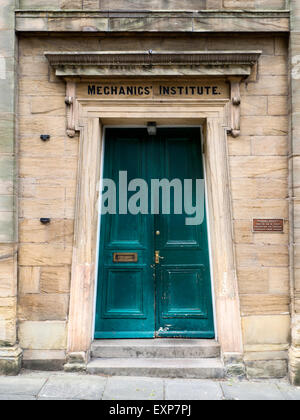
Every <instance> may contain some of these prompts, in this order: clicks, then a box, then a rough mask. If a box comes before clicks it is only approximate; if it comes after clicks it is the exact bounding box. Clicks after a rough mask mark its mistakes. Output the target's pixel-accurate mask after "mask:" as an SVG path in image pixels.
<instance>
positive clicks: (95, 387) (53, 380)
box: [39, 375, 107, 400]
mask: <svg viewBox="0 0 300 420" xmlns="http://www.w3.org/2000/svg"><path fill="white" fill-rule="evenodd" d="M106 382H107V379H106V378H101V377H97V376H85V375H80V376H79V375H78V376H77V375H76V376H75V375H74V376H73V375H72V376H52V377H50V379H49V380H48V381H47V383H46V385H45V386H44V387H43V389H42V390H41V392H40V393H39V398H47V399H53V400H57V399H58V400H100V399H101V398H102V395H103V392H104V388H105V385H106Z"/></svg>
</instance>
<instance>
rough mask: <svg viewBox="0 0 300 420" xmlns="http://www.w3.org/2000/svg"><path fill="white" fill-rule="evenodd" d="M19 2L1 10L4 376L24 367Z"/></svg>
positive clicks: (0, 347) (0, 335)
mask: <svg viewBox="0 0 300 420" xmlns="http://www.w3.org/2000/svg"><path fill="white" fill-rule="evenodd" d="M16 6H17V1H16V0H2V2H1V8H0V92H1V95H0V374H1V373H4V374H10V375H11V374H15V373H17V372H18V371H19V369H20V365H21V353H22V352H21V350H20V349H19V348H18V345H17V344H16V343H17V333H16V324H17V320H16V318H17V315H16V314H17V245H16V241H17V223H16V216H17V215H16V208H17V205H16V190H17V188H16V164H15V156H16V149H15V133H16V97H17V93H16V91H17V89H16V86H17V81H16V68H17V40H16V36H15V27H14V22H15V20H14V10H15V7H16Z"/></svg>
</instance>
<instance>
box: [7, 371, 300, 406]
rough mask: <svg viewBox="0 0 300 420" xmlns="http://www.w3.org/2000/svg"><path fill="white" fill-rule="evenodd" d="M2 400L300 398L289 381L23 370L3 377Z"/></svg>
mask: <svg viewBox="0 0 300 420" xmlns="http://www.w3.org/2000/svg"><path fill="white" fill-rule="evenodd" d="M0 400H2V401H3V400H110V401H113V400H297V401H299V400H300V387H293V386H291V385H290V384H289V383H288V381H286V380H266V381H247V380H242V381H239V380H236V379H232V380H222V381H221V380H219V381H217V380H216V381H215V380H203V379H162V378H142V377H126V376H122V377H120V376H110V377H105V376H94V375H86V374H79V373H64V372H39V371H27V370H23V371H22V372H21V373H20V375H18V376H0Z"/></svg>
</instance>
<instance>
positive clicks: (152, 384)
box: [103, 377, 168, 400]
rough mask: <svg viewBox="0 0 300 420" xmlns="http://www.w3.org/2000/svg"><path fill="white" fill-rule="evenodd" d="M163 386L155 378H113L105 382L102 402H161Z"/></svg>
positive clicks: (159, 380) (161, 382) (160, 381)
mask: <svg viewBox="0 0 300 420" xmlns="http://www.w3.org/2000/svg"><path fill="white" fill-rule="evenodd" d="M163 385H164V384H163V381H162V380H161V379H157V378H149V379H148V378H124V377H113V378H109V379H108V381H107V385H106V387H105V392H104V395H103V400H134V399H136V400H161V399H163ZM167 387H168V385H167Z"/></svg>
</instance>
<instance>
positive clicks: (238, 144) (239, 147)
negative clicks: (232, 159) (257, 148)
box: [227, 136, 251, 156]
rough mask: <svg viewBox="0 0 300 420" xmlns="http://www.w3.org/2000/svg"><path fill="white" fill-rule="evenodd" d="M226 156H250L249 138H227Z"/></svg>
mask: <svg viewBox="0 0 300 420" xmlns="http://www.w3.org/2000/svg"><path fill="white" fill-rule="evenodd" d="M227 144H228V154H229V155H230V156H244V155H245V156H247V155H250V154H251V139H250V137H243V136H240V137H238V138H233V137H231V136H228V137H227Z"/></svg>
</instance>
